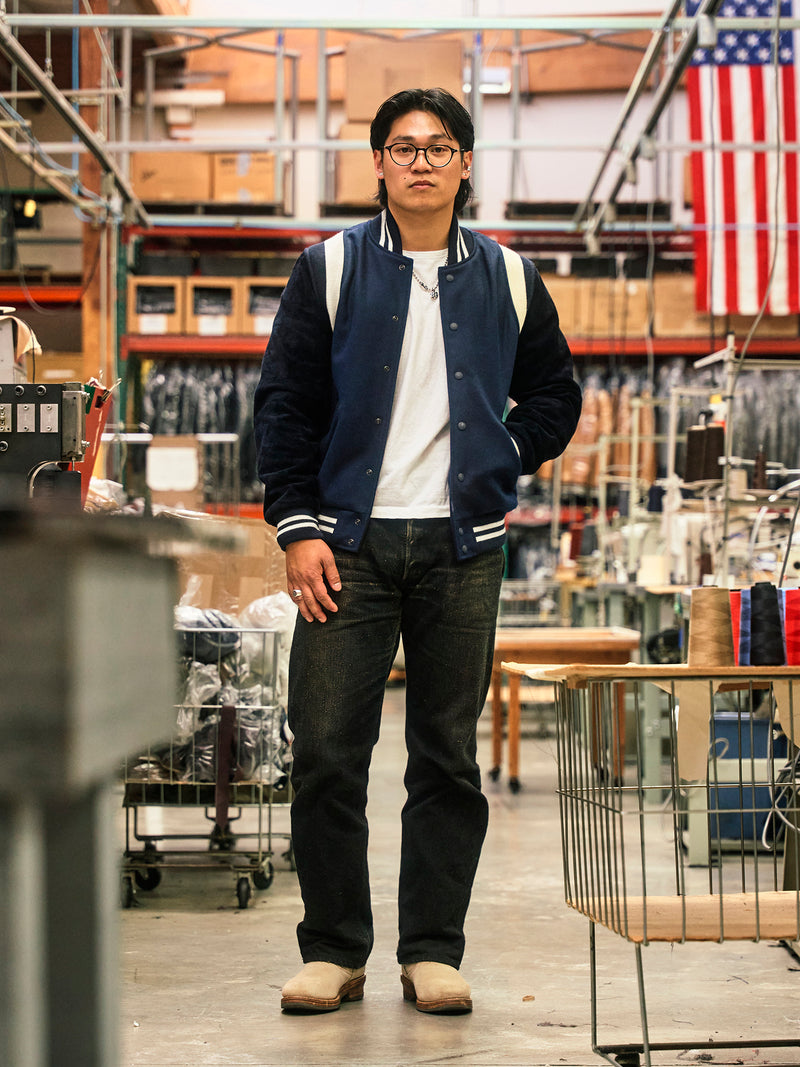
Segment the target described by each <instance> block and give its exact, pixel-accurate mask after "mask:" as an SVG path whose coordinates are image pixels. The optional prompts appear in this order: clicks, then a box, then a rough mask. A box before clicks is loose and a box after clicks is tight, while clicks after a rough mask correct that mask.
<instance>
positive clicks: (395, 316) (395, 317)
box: [392, 315, 400, 322]
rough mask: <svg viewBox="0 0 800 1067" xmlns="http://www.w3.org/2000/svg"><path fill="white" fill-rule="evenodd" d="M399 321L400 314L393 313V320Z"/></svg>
mask: <svg viewBox="0 0 800 1067" xmlns="http://www.w3.org/2000/svg"><path fill="white" fill-rule="evenodd" d="M399 321H400V316H399V315H392V322H399Z"/></svg>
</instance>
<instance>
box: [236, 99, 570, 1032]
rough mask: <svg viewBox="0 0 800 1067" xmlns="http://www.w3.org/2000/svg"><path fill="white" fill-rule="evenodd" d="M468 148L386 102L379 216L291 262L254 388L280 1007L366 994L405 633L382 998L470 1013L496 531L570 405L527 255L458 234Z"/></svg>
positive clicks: (499, 567) (379, 132) (551, 453)
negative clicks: (391, 941)
mask: <svg viewBox="0 0 800 1067" xmlns="http://www.w3.org/2000/svg"><path fill="white" fill-rule="evenodd" d="M473 143H474V132H473V127H472V122H471V119H470V117H469V114H468V113H467V112H466V111H465V110H464V108H463V107H462V106H461V104H460V103H458V101H457V100H456V99H455V98H454V97H452V96H451V95H450V94H449V93H446V92H444V91H443V90H441V89H430V90H422V89H414V90H406V91H403V92H400V93H397V94H395V95H394V96H392V97H390V98H389V99H388V100H386V101H385V102H384V103H383V104H382V105H381V107H380V108H379V110H378V112H377V114H376V115H375V118H374V120H373V122H372V126H371V130H370V144H371V146H372V149H373V157H374V163H375V174H376V177H377V179H378V189H379V192H378V199H379V202H380V205H381V207H382V209H383V210H382V212H381V214H380V215H379V216H377V217H376V218H374V219H372V220H371V221H369V222H366V223H362V224H359V225H356V226H354V227H353V228H352V229H350V230H347V231H346V232H345V233H344V234H339V235H337V236H336V237H333V238H331V239H329V240H328V241H326V242H324V243H322V244H319V245H315V246H313V247H311V248H309V249H307V250H306V251H305V252H304V253H303V254H302V255H301V256H300V258H299V260H298V262H297V265H296V267H295V269H294V271H293V273H292V276H291V278H290V280H289V283H288V285H287V287H286V290H285V293H284V295H283V298H282V301H281V306H280V310H279V311H278V314H277V316H276V318H275V323H274V327H273V331H272V335H271V338H270V341H269V345H268V347H267V351H266V353H265V356H264V362H263V367H262V373H261V380H260V383H259V386H258V389H257V391H256V397H255V427H256V439H257V442H258V449H259V473H260V476H261V478H262V480H263V482H264V485H265V505H264V513H265V516H266V518H267V521H268V522H270V523H273V524H275V525H276V526H277V531H278V542H279V544H280V545H281V547H282V548H284V549H285V552H286V577H287V584H288V589H289V591H290V593H291V595H292V596H293V597H294V598H295V600H296V602H297V606H298V608H299V612H300V618H298V621H297V627H296V630H295V635H294V641H293V646H292V654H291V661H290V667H289V698H288V716H289V725H290V727H291V729H292V731H293V733H294V737H295V740H294V764H293V771H292V780H293V786H294V789H295V800H294V803H293V806H292V834H293V843H294V852H295V857H296V861H297V873H298V877H299V881H300V888H301V891H302V895H303V902H304V906H305V914H304V917H303V920H302V922H301V923H300V924H299V926H298V941H299V945H300V951H301V955H302V958H303V961H304V963H305V966H304V967H303V969H302V970H301V971H300V973H299V974H298V975H296V976H295V977H294V978H292V979H291V980H290V981H289V982H288V983H287V984H286V985H285V986H284V988H283V991H282V999H281V1006H282V1008H283V1009H284V1010H285V1011H297V1012H303V1011H305V1012H319V1011H331V1010H334V1009H336V1008H338V1007H339V1005H340V1004H341V1003H342V1001H345V1000H359V999H361V997H362V996H363V989H364V966H365V964H366V961H367V958H368V956H369V954H370V951H371V949H372V944H373V930H372V914H371V908H370V890H369V877H368V870H367V833H368V828H367V821H366V817H365V809H366V800H367V778H368V771H369V763H370V758H371V754H372V748H373V746H374V744H375V742H376V740H377V737H378V729H379V721H380V713H381V705H382V700H383V695H384V688H385V684H386V680H387V677H388V674H389V672H390V669H391V667H392V663H393V660H394V657H395V654H396V651H397V648H398V642H399V640H400V638H401V637H402V641H403V648H404V655H405V670H406V745H407V749H408V763H407V767H406V774H405V786H406V790H407V795H408V796H407V801H406V803H405V805H404V807H403V811H402V845H401V865H400V885H399V942H398V949H397V958H398V962H399V963H400V964H401V982H402V987H403V994H404V996H405V997H406V999H408V1000H411V1001H413V1002H414V1003H415V1004H416V1007H417V1008H418V1009H419V1010H420V1011H426V1012H452V1013H456V1012H466V1011H470V1010H471V1009H472V1000H471V995H470V988H469V986H468V985H467V983H466V982H465V981H464V980H463V978H462V977H461V975H460V974H459V970H458V968H459V966H460V963H461V960H462V956H463V952H464V919H465V916H466V911H467V906H468V903H469V897H470V893H471V890H472V883H473V879H474V875H475V870H476V867H477V863H478V857H479V854H480V851H481V846H482V843H483V839H484V835H485V832H486V823H487V812H488V805H487V802H486V799H485V797H484V796H483V794H482V793H481V785H480V773H479V770H478V766H477V764H476V749H477V746H476V724H477V720H478V717H479V715H480V712H481V709H482V707H483V704H484V701H485V698H486V693H487V689H488V685H489V679H490V673H491V662H492V654H493V645H494V629H495V620H496V615H497V602H498V597H499V592H500V582H501V578H502V573H503V563H504V557H503V551H502V546H503V544H504V541H505V521H504V520H505V515H506V513H507V512H508V511H509V510H511V509H512V508H513V507H514V506H515V503H516V495H515V487H516V481H517V478H518V476H519V475H520V474H523V473H526V472H532V471H535V470H536V469H537V468H538V467H539V466H540V464H541V463H543V462H544V461H545V460H547V459H552V458H553V457H555V456H557V455H559V454H560V453H561V451H562V450H563V449H564V447H565V446H566V444H567V442H568V441H569V439H570V437H571V436H572V433H573V431H574V430H575V427H576V425H577V421H578V415H579V412H580V390H579V388H578V386H577V385H576V384H575V382H574V380H573V374H572V360H571V356H570V353H569V349H568V347H567V343H566V341H565V339H564V337H563V335H562V334H561V331H560V330H559V328H558V316H557V314H556V310H555V307H554V306H553V302H552V300H551V299H550V297H549V295H548V294H547V292H546V290H545V288H544V285H543V284H542V281H541V279H540V277H539V275H538V273H537V271H536V269H535V268H534V266H533V264H532V263H530V261H528V260H523V259H522V258H521V257H519V256H517V255H516V253H513V252H510V251H509V250H508V249H505V250H504V249H502V248H501V247H500V246H499V245H497V244H496V243H495V242H494V241H492V240H490V239H488V238H487V237H485V236H484V235H482V234H479V233H474V232H471V231H469V230H467V229H463V228H461V227H460V226H459V224H458V221H457V215H456V213H457V212H458V211H460V210H461V208H462V207H463V206H464V204H465V203H466V202H467V200H468V199H469V196H470V194H471V187H470V183H469V174H470V168H471V165H472V147H473ZM508 398H511V400H512V401H513V402H515V406H514V407H513V408H512V410H511V411H510V413H509V414H508V416H507V418H506V420H505V422H504V421H503V416H504V412H505V409H506V406H507V401H508Z"/></svg>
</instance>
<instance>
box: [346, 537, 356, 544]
mask: <svg viewBox="0 0 800 1067" xmlns="http://www.w3.org/2000/svg"><path fill="white" fill-rule="evenodd" d="M347 543H348V545H354V544H355V543H356V542H355V538H353V537H348V538H347Z"/></svg>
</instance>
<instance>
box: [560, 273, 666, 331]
mask: <svg viewBox="0 0 800 1067" xmlns="http://www.w3.org/2000/svg"><path fill="white" fill-rule="evenodd" d="M574 284H575V305H574V329H573V331H572V332H573V333H574V335H575V336H576V337H614V338H625V337H643V336H644V335H645V333H646V330H647V285H646V283H645V282H644V281H640V280H636V281H632V280H628V279H625V278H613V279H608V278H575V279H574ZM564 332H565V333H566V332H567V331H564Z"/></svg>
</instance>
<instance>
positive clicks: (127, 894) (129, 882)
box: [121, 874, 134, 908]
mask: <svg viewBox="0 0 800 1067" xmlns="http://www.w3.org/2000/svg"><path fill="white" fill-rule="evenodd" d="M133 898H134V892H133V879H132V878H131V877H130V875H128V874H126V875H125V877H124V878H123V879H122V900H121V903H122V906H123V908H129V907H130V906H131V905H132V904H133Z"/></svg>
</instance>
